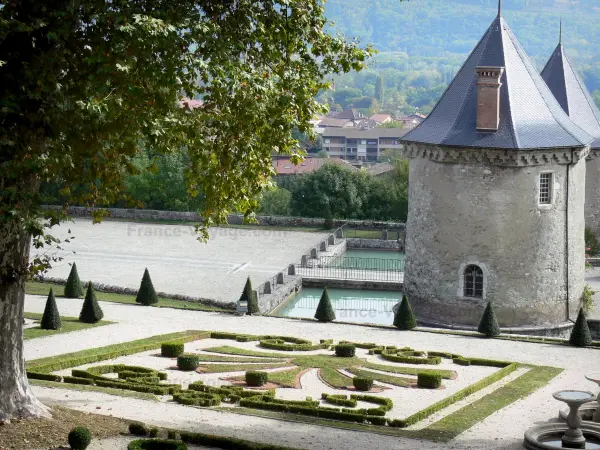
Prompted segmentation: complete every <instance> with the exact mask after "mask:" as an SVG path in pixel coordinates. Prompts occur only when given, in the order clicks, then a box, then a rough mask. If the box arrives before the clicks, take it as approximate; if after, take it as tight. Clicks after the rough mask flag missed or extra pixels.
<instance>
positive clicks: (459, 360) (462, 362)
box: [452, 356, 471, 366]
mask: <svg viewBox="0 0 600 450" xmlns="http://www.w3.org/2000/svg"><path fill="white" fill-rule="evenodd" d="M452 362H453V363H454V364H458V365H459V366H470V365H471V361H469V360H468V359H466V358H463V357H462V356H459V357H457V358H452Z"/></svg>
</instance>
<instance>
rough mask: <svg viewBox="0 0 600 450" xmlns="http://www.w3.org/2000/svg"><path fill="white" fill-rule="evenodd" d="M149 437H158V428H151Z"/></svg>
mask: <svg viewBox="0 0 600 450" xmlns="http://www.w3.org/2000/svg"><path fill="white" fill-rule="evenodd" d="M149 435H150V437H151V438H155V437H158V428H156V427H154V428H150V433H149Z"/></svg>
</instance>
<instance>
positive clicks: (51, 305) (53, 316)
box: [40, 288, 62, 330]
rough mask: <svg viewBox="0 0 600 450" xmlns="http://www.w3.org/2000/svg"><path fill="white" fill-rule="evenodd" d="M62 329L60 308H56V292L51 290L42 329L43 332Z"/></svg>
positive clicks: (41, 325) (41, 324)
mask: <svg viewBox="0 0 600 450" xmlns="http://www.w3.org/2000/svg"><path fill="white" fill-rule="evenodd" d="M60 327H62V322H61V320H60V314H59V313H58V307H57V306H56V300H55V299H54V292H52V288H50V293H49V294H48V300H46V308H44V315H43V316H42V322H41V323H40V328H41V329H42V330H58V329H59V328H60Z"/></svg>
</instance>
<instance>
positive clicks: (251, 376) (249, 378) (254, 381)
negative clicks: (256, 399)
mask: <svg viewBox="0 0 600 450" xmlns="http://www.w3.org/2000/svg"><path fill="white" fill-rule="evenodd" d="M268 380H269V374H268V373H267V372H257V371H254V370H249V371H248V372H246V384H247V385H248V386H254V387H261V386H263V385H264V384H265V383H266V382H267V381H268Z"/></svg>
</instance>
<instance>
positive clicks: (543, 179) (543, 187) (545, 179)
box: [539, 173, 552, 205]
mask: <svg viewBox="0 0 600 450" xmlns="http://www.w3.org/2000/svg"><path fill="white" fill-rule="evenodd" d="M539 203H540V205H551V204H552V174H551V173H541V174H540V198H539Z"/></svg>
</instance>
